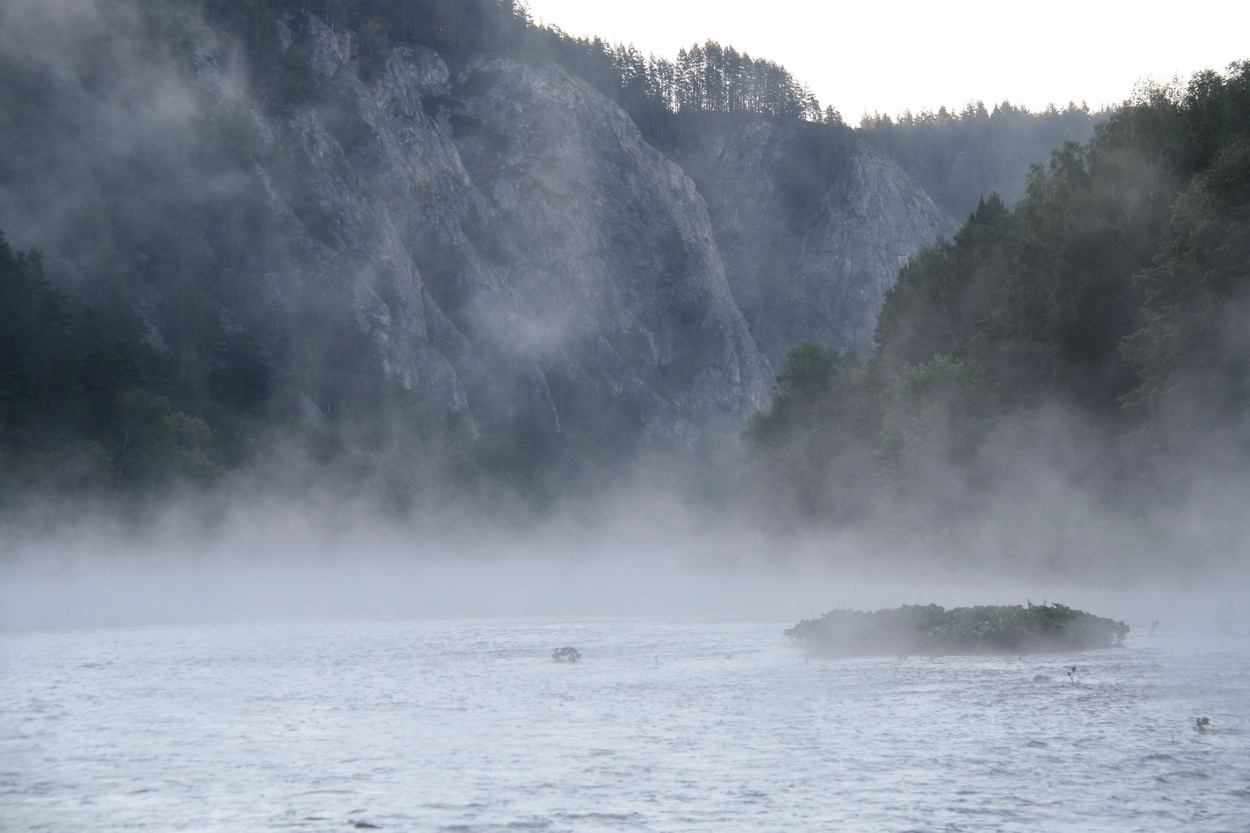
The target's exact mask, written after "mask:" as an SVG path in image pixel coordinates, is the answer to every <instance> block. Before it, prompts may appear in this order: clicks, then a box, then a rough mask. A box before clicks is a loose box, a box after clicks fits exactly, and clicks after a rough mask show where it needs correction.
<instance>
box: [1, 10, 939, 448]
mask: <svg viewBox="0 0 1250 833" xmlns="http://www.w3.org/2000/svg"><path fill="white" fill-rule="evenodd" d="M153 8H154V7H148V6H144V5H142V4H131V3H128V2H124V0H97V2H94V3H81V4H68V5H66V4H44V3H38V2H34V0H15V2H14V3H11V4H9V5H8V8H7V10H6V11H3V12H0V16H2V18H3V19H2V20H0V23H2V24H3V26H0V30H3V31H4V32H5V34H4V35H0V38H2V40H0V71H2V72H3V74H4V78H5V80H6V81H7V82H9V83H7V84H6V88H7V92H6V94H5V95H6V99H5V100H4V106H3V108H0V109H2V110H3V118H4V119H5V123H4V125H3V126H4V129H5V134H6V135H9V136H12V137H13V142H14V146H13V151H12V152H11V153H10V154H9V157H8V160H7V161H4V162H0V228H3V229H5V230H6V231H7V232H8V234H9V237H10V239H12V240H14V241H15V242H16V243H18V244H24V245H39V246H42V247H43V248H44V249H45V250H46V252H47V255H48V259H49V261H50V262H51V263H53V264H55V265H57V266H58V267H59V268H60V269H61V271H62V272H63V273H64V274H69V275H72V276H73V277H74V278H75V281H76V286H77V287H78V288H79V289H82V290H83V291H84V292H85V293H87V294H88V295H92V296H95V297H106V298H112V299H113V300H114V301H115V302H116V303H117V304H119V305H120V306H122V307H125V308H127V309H129V310H131V311H132V312H133V313H134V315H136V316H137V317H138V318H139V319H140V320H141V322H142V326H143V328H144V330H145V332H146V333H147V337H148V339H149V341H150V342H151V343H152V344H153V345H154V346H156V347H158V348H160V349H161V350H163V351H166V352H168V353H170V354H172V355H175V356H176V357H177V359H178V368H179V370H178V372H179V373H180V374H182V375H183V376H184V377H186V378H185V380H184V381H185V384H184V386H183V387H184V390H185V391H187V392H188V393H187V395H188V396H191V397H193V396H194V395H195V392H196V391H210V390H211V389H212V385H214V384H219V385H220V384H225V383H221V382H219V380H221V379H223V378H227V380H228V379H229V378H231V377H230V373H229V371H230V368H233V367H245V368H248V367H254V368H258V370H257V371H256V373H257V374H260V375H263V376H264V377H265V379H266V381H265V384H264V385H263V386H262V387H263V389H264V391H267V392H269V394H271V396H272V399H273V400H274V401H277V402H279V403H282V407H285V408H287V409H288V410H289V411H290V412H293V413H295V414H296V415H298V416H300V417H302V418H306V419H316V418H317V417H318V415H319V414H325V413H329V412H334V411H339V410H342V409H344V408H346V407H348V406H347V405H346V404H345V403H347V402H348V401H349V400H350V399H351V397H352V396H353V391H355V390H357V389H358V388H360V387H361V386H364V385H366V381H367V380H366V379H365V378H364V377H369V376H370V375H371V374H372V375H376V376H378V377H379V378H383V379H389V380H391V381H393V382H394V383H397V384H398V385H400V386H402V387H405V388H410V389H415V390H420V391H421V392H422V393H423V395H424V396H425V397H426V398H427V399H429V400H430V401H433V402H435V403H437V404H438V405H439V406H440V407H442V408H444V409H448V410H463V411H465V412H466V413H468V414H469V415H471V417H472V419H473V420H474V422H475V423H476V425H477V427H478V428H479V429H480V430H484V431H489V432H501V433H512V434H518V433H520V434H533V435H540V436H552V435H558V434H561V433H568V432H573V433H577V432H582V433H595V432H600V433H602V432H623V433H631V434H635V435H640V436H652V437H656V438H660V439H662V440H663V441H665V442H668V443H673V444H677V445H692V444H693V443H695V442H696V441H697V440H698V438H699V437H700V436H702V435H703V434H705V433H706V432H709V431H712V432H716V433H725V432H734V431H737V430H738V429H740V427H741V426H742V425H743V424H744V422H745V419H746V417H747V416H748V415H749V414H750V413H751V412H752V411H754V410H756V409H759V408H760V407H762V406H763V405H764V404H765V403H766V402H767V399H768V397H769V394H770V390H771V382H772V374H773V367H772V365H771V364H770V359H771V360H772V361H773V362H775V361H776V360H778V359H779V358H780V356H781V355H782V354H783V353H784V350H785V349H786V348H787V347H789V346H791V345H792V344H794V343H797V342H798V341H800V340H802V339H804V338H815V339H817V340H820V341H823V342H826V343H834V344H840V345H855V346H858V347H861V348H866V347H868V345H869V341H870V334H871V330H872V324H873V321H874V320H875V315H876V310H877V308H878V307H879V304H880V300H881V296H882V293H883V292H884V290H885V288H886V287H888V285H889V283H890V281H891V280H892V277H893V274H894V272H895V271H896V269H897V266H898V265H899V262H900V260H901V259H902V258H904V257H906V256H907V255H909V254H910V253H912V252H914V251H915V250H916V249H917V247H919V246H920V245H921V244H923V243H925V242H928V241H929V240H930V239H931V238H932V237H934V236H935V235H936V234H938V233H941V232H943V231H946V230H947V229H948V228H949V224H948V222H947V221H946V219H945V218H943V217H941V216H940V212H937V211H936V210H935V209H934V208H933V206H932V203H931V202H929V201H928V200H927V198H925V196H924V195H923V193H922V192H920V191H919V190H918V189H917V188H916V187H915V186H914V185H912V184H911V183H910V182H909V181H908V180H907V178H906V177H905V176H904V175H903V174H902V173H901V172H900V171H899V170H898V169H897V168H896V167H894V166H892V165H891V164H890V163H889V162H888V160H886V159H884V158H883V157H881V156H879V155H877V154H875V153H873V152H870V151H867V150H863V149H859V148H858V147H857V146H854V147H851V149H850V150H849V151H847V152H846V154H844V156H845V158H844V159H843V160H842V162H841V163H840V164H839V165H837V166H835V167H836V168H837V170H836V175H831V176H830V177H828V178H827V181H825V180H822V181H820V182H819V183H818V186H819V187H818V189H817V191H816V192H815V193H814V197H813V196H811V195H808V196H806V197H804V198H803V199H800V200H798V201H797V202H796V201H795V199H794V194H793V187H792V183H791V182H790V179H789V178H790V177H792V174H790V173H787V170H789V169H787V168H786V165H789V166H791V168H792V167H793V166H794V159H795V158H798V157H799V156H801V154H800V153H799V151H800V150H802V143H801V141H799V140H798V139H796V138H795V137H796V136H797V135H798V133H797V132H796V131H801V130H803V129H805V128H804V127H803V126H802V125H801V124H795V125H787V124H784V123H781V122H776V121H766V120H754V121H752V122H751V123H749V124H747V125H745V126H744V127H743V128H742V129H740V130H738V131H737V132H730V133H726V134H723V135H721V136H720V137H719V138H717V139H716V140H715V142H714V143H712V144H709V145H707V146H704V147H698V148H696V147H690V146H688V147H683V148H681V149H679V150H676V151H673V150H671V149H670V154H669V155H666V154H665V153H661V152H660V151H659V150H657V149H656V148H655V147H653V146H652V145H650V144H648V142H647V141H645V140H644V138H643V136H642V135H641V134H640V132H639V130H638V129H637V127H636V126H635V125H634V123H633V122H631V120H630V119H629V117H628V116H627V115H626V113H625V112H624V111H623V110H622V109H620V108H619V107H618V106H616V105H615V104H614V103H612V102H611V101H609V100H607V99H606V98H604V97H603V96H602V95H600V94H599V93H598V92H596V91H595V90H594V89H593V88H592V87H590V86H589V85H588V84H586V83H584V82H583V81H581V80H580V79H578V78H576V77H574V76H572V75H570V74H569V73H568V72H567V71H565V70H563V69H561V68H559V67H557V66H555V65H553V64H550V63H537V62H526V61H521V60H515V59H510V58H500V57H489V56H478V57H472V56H470V57H468V58H466V59H463V60H461V61H460V62H459V63H458V64H457V67H456V70H455V71H454V72H453V71H452V70H451V69H449V67H448V65H447V63H445V61H444V60H443V58H441V57H440V56H439V55H438V54H436V53H434V52H432V51H429V50H427V49H422V48H415V47H406V46H397V47H394V48H391V49H390V50H389V52H388V53H387V55H386V56H385V57H384V59H383V60H380V61H374V62H373V64H372V65H371V66H370V68H369V71H368V72H365V71H363V70H362V66H361V58H360V44H359V41H358V39H357V37H356V35H354V34H353V33H351V32H346V31H343V32H334V31H331V30H330V29H329V28H327V27H326V26H325V25H323V24H322V23H321V22H320V21H318V20H317V19H315V18H313V17H311V16H300V15H291V16H287V17H286V18H284V19H283V20H281V21H280V22H279V23H278V24H277V25H278V27H279V30H280V31H279V38H278V42H279V43H280V49H278V50H277V51H275V52H274V53H273V54H271V55H270V56H269V57H268V58H267V59H266V60H267V61H269V63H270V65H269V66H267V67H259V68H258V67H257V66H255V63H256V62H255V59H254V58H253V59H252V66H250V67H249V66H247V64H246V62H245V61H244V59H243V58H242V54H241V52H240V50H239V49H238V47H237V45H236V43H235V42H234V41H233V40H232V39H231V38H229V37H227V36H226V35H225V34H223V32H222V31H220V30H217V29H214V28H213V27H211V26H209V25H207V24H205V23H204V22H203V21H202V20H200V19H198V18H197V17H196V16H195V15H194V14H193V13H192V11H190V7H189V6H188V7H182V6H178V5H176V4H171V5H169V7H168V8H167V9H161V10H158V11H154V10H153ZM179 9H181V11H179ZM258 78H260V79H262V80H263V83H261V82H258V80H257V79H258ZM796 205H797V206H798V208H796ZM249 378H250V377H249ZM215 380H216V381H215ZM201 395H203V396H207V395H208V393H202V394H201ZM240 395H242V394H240Z"/></svg>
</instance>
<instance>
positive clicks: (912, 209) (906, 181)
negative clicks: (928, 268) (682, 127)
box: [674, 117, 956, 366]
mask: <svg viewBox="0 0 1250 833" xmlns="http://www.w3.org/2000/svg"><path fill="white" fill-rule="evenodd" d="M699 128H700V129H698V130H697V131H694V132H693V133H692V135H690V136H688V137H686V138H685V140H684V141H682V142H680V143H679V144H678V146H677V149H676V150H675V152H674V154H675V156H676V158H677V159H679V160H680V161H681V163H682V165H683V166H684V167H685V168H686V170H688V171H689V172H690V174H691V176H692V177H693V178H694V180H695V182H696V183H697V184H698V187H699V189H700V191H701V193H702V194H703V195H704V196H705V197H706V199H707V203H708V208H709V212H710V213H711V216H712V221H713V224H714V225H715V227H716V237H717V243H718V246H719V248H720V250H721V254H722V257H723V258H724V260H725V262H726V264H728V266H727V277H728V280H729V283H730V286H731V287H732V291H733V294H734V299H735V301H736V302H737V303H738V305H739V307H740V308H741V309H742V311H743V314H744V315H745V316H746V318H747V321H748V322H749V323H750V325H751V332H752V335H753V336H754V338H755V339H756V342H757V343H758V344H759V345H760V347H761V349H762V350H763V351H764V353H765V355H767V356H768V358H769V359H770V361H771V362H772V363H773V364H774V366H777V365H778V364H779V362H780V361H781V360H782V358H783V356H784V354H785V351H786V350H787V349H788V348H790V347H792V346H794V345H795V344H798V343H799V342H801V341H804V340H809V339H810V340H814V341H818V342H821V343H824V344H833V345H835V346H837V347H841V348H846V347H853V348H856V349H857V350H859V351H860V352H861V353H867V352H871V350H872V348H873V340H872V336H873V330H874V328H875V326H876V319H877V313H878V311H879V310H880V308H881V303H882V300H883V299H884V295H885V291H886V290H887V289H889V287H890V286H892V285H893V282H894V279H895V277H896V276H897V274H898V270H899V268H900V266H902V264H903V263H905V262H906V260H907V258H909V257H910V256H912V255H913V254H915V253H916V252H917V251H919V249H920V248H921V247H922V246H925V245H927V244H930V243H932V242H933V241H934V240H936V239H937V238H938V237H940V236H943V235H946V234H949V233H951V232H953V231H954V229H955V227H956V223H955V222H954V220H953V219H952V218H951V217H948V216H947V215H946V214H944V213H943V212H942V211H941V210H940V209H939V208H938V207H937V206H936V205H935V204H934V203H933V201H932V200H931V199H930V198H929V196H928V195H927V194H925V193H924V191H923V190H921V189H920V188H919V187H918V186H917V185H916V184H915V182H914V181H913V180H912V179H911V178H910V177H909V176H908V175H907V174H906V173H905V172H903V171H902V170H901V169H900V168H899V167H898V166H897V165H895V164H894V163H893V162H892V161H891V160H889V159H888V158H887V157H885V156H883V155H882V154H880V153H879V152H877V151H875V150H873V149H872V148H870V147H868V146H867V145H866V144H864V143H862V142H860V141H859V140H858V139H856V138H855V137H854V136H853V135H852V134H851V133H850V131H849V130H846V131H844V132H842V133H840V134H839V133H835V132H831V131H828V130H826V131H817V130H814V129H813V126H812V125H804V124H801V123H796V122H787V121H780V120H773V119H765V118H762V117H759V118H754V119H735V120H732V121H725V120H715V119H709V120H708V121H706V122H705V123H703V124H701V125H700V126H699Z"/></svg>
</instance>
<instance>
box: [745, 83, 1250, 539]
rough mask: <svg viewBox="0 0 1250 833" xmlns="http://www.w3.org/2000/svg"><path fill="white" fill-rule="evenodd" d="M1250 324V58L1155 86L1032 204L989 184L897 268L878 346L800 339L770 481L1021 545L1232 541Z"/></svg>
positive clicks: (1061, 169)
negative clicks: (867, 350)
mask: <svg viewBox="0 0 1250 833" xmlns="http://www.w3.org/2000/svg"><path fill="white" fill-rule="evenodd" d="M1247 333H1250V63H1247V62H1241V63H1237V64H1234V65H1233V66H1232V67H1230V68H1229V70H1228V72H1227V74H1224V75H1221V74H1218V73H1215V72H1204V73H1200V74H1198V75H1196V76H1194V77H1193V78H1192V79H1190V81H1189V82H1188V84H1186V85H1184V86H1179V87H1170V86H1151V87H1148V88H1145V89H1144V90H1143V91H1142V92H1141V93H1140V95H1138V96H1137V97H1136V98H1135V99H1133V100H1131V101H1129V102H1127V103H1126V104H1125V106H1124V107H1123V108H1122V109H1121V110H1119V111H1118V112H1117V113H1115V114H1114V115H1113V116H1112V117H1111V118H1110V119H1109V120H1108V121H1107V122H1106V123H1104V124H1103V125H1101V126H1100V127H1099V128H1098V130H1097V133H1096V135H1095V136H1094V138H1093V140H1092V141H1090V142H1089V143H1088V144H1086V145H1078V144H1075V143H1069V144H1067V145H1065V146H1064V147H1063V148H1062V149H1060V150H1058V151H1056V152H1055V153H1054V154H1053V155H1052V157H1051V159H1050V161H1049V163H1047V164H1046V165H1039V166H1036V167H1034V168H1033V170H1032V171H1031V172H1030V174H1029V176H1028V181H1027V186H1026V193H1025V196H1024V197H1023V198H1022V199H1021V200H1020V201H1019V202H1018V203H1017V204H1016V206H1015V208H1014V209H1009V208H1008V207H1007V206H1006V205H1005V204H1004V202H1003V201H1002V200H1001V199H1000V198H999V197H998V196H997V195H991V196H989V197H987V198H986V199H984V200H982V202H981V204H980V206H979V207H978V208H977V210H976V211H975V212H974V213H973V214H972V215H971V216H970V217H969V218H968V220H967V222H966V223H965V224H964V225H963V227H962V228H961V229H960V230H959V231H958V232H957V233H956V234H955V236H954V239H953V240H951V241H948V242H941V243H938V244H937V245H934V246H931V247H929V248H928V249H926V250H925V251H924V252H922V253H921V254H920V255H918V256H917V257H915V258H913V259H912V260H911V261H910V262H909V263H908V265H907V266H906V267H905V268H904V269H903V270H902V271H901V272H900V274H899V279H898V283H897V284H896V285H895V287H894V288H893V289H891V290H890V292H889V293H887V296H886V301H885V305H884V307H883V309H882V311H881V315H880V319H879V323H878V326H877V333H876V341H877V349H876V351H875V352H874V353H873V355H872V356H871V357H861V356H857V355H854V354H848V353H845V352H841V351H838V350H835V349H829V348H826V347H822V346H821V345H818V344H807V345H803V346H801V347H799V348H796V349H794V350H793V351H791V353H790V354H789V356H788V358H787V362H786V364H785V367H784V368H783V370H782V372H781V374H780V376H779V381H778V388H779V392H778V395H777V398H776V399H775V401H774V403H773V405H772V408H771V409H770V410H769V411H768V412H767V413H764V414H761V415H760V416H758V417H757V418H756V419H755V420H754V421H753V422H752V425H751V427H750V429H749V431H748V433H747V437H748V442H749V444H750V446H751V448H752V450H753V455H754V473H753V476H752V478H751V482H752V483H753V484H756V485H758V489H757V493H758V495H759V496H760V499H761V500H763V501H764V502H765V503H766V504H767V505H768V506H769V507H770V511H773V512H776V511H782V512H783V513H785V514H786V515H787V516H788V517H791V518H794V519H797V518H803V519H806V520H807V521H813V520H818V521H822V522H834V523H837V524H843V525H851V526H855V525H859V526H861V527H864V528H878V529H883V530H884V529H887V528H888V529H891V530H897V531H899V534H901V535H903V536H919V537H921V538H927V539H928V540H931V541H933V540H942V539H947V544H951V542H953V541H962V542H963V543H964V544H965V545H968V544H970V542H973V541H977V540H978V539H980V542H981V543H989V542H995V543H993V544H992V546H997V547H998V548H999V552H998V554H999V555H1000V556H1002V557H1011V554H1012V552H1013V551H1014V550H1018V549H1019V548H1021V547H1023V548H1026V549H1027V548H1029V547H1035V548H1037V549H1048V550H1049V555H1048V557H1049V558H1053V559H1060V560H1063V559H1078V560H1079V559H1085V558H1091V557H1100V558H1104V559H1108V560H1110V559H1111V557H1112V556H1116V557H1118V556H1121V555H1124V554H1126V553H1127V554H1130V555H1131V554H1134V553H1135V554H1136V555H1137V556H1139V557H1141V558H1145V557H1146V554H1148V553H1154V554H1158V552H1159V551H1161V550H1169V551H1170V552H1172V554H1173V555H1175V556H1177V557H1181V558H1184V557H1189V556H1191V555H1194V554H1195V551H1196V550H1198V549H1201V550H1203V551H1205V552H1206V553H1207V554H1210V553H1211V551H1212V550H1215V551H1216V552H1220V553H1224V554H1225V555H1227V554H1229V553H1231V552H1235V551H1236V550H1237V547H1238V546H1240V544H1239V543H1238V541H1242V540H1243V538H1242V537H1241V536H1244V535H1245V527H1244V523H1243V522H1242V520H1241V517H1240V516H1241V515H1242V514H1244V513H1242V512H1241V511H1240V510H1236V509H1234V508H1233V507H1235V506H1239V505H1240V506H1244V504H1245V501H1246V499H1247V497H1250V493H1248V490H1247V481H1246V476H1247V474H1248V473H1250V418H1248V414H1250V337H1248V336H1247ZM934 536H936V539H935V538H934ZM1057 542H1061V543H1062V544H1063V546H1056V543H1057ZM1199 542H1201V543H1199ZM952 545H953V544H952ZM1108 548H1110V549H1111V550H1113V552H1110V553H1109V552H1107V549H1108ZM935 549H940V547H938V546H937V545H935ZM1099 550H1102V551H1101V552H1099ZM1217 557H1218V556H1217Z"/></svg>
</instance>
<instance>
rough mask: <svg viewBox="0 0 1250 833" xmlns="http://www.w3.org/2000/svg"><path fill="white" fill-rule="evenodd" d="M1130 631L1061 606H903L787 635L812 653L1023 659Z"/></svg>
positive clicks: (833, 614)
mask: <svg viewBox="0 0 1250 833" xmlns="http://www.w3.org/2000/svg"><path fill="white" fill-rule="evenodd" d="M1128 632H1129V627H1128V625H1126V624H1124V623H1123V622H1117V621H1114V620H1112V619H1107V618H1104V617H1101V616H1095V615H1093V614H1090V613H1086V612H1084V611H1081V610H1075V609H1073V608H1070V607H1065V606H1064V605H1061V604H1052V605H1046V604H1043V605H1033V604H1029V605H1028V606H1027V607H1023V606H1019V605H993V606H988V605H986V606H978V607H957V608H953V609H951V610H946V609H944V608H942V607H939V606H938V605H925V606H921V605H904V606H903V607H899V608H894V609H893V610H877V611H872V612H867V613H866V612H863V611H858V610H833V611H830V612H829V613H826V614H825V615H824V616H822V617H820V618H819V619H804V620H803V621H801V622H799V623H798V624H797V625H795V626H794V627H793V628H790V629H788V630H787V631H785V634H786V636H789V637H790V638H792V639H794V640H795V641H797V642H798V643H799V644H800V645H802V646H804V647H806V648H808V649H809V650H811V651H812V652H813V653H816V654H823V655H826V656H854V655H872V654H898V655H903V656H906V655H909V654H926V655H942V654H1022V653H1038V652H1056V651H1085V650H1090V649H1095V648H1111V647H1115V646H1118V645H1120V644H1121V642H1123V640H1124V638H1125V637H1126V636H1128Z"/></svg>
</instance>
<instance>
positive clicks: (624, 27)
mask: <svg viewBox="0 0 1250 833" xmlns="http://www.w3.org/2000/svg"><path fill="white" fill-rule="evenodd" d="M529 8H530V11H531V13H532V14H533V15H534V18H535V19H537V20H542V21H543V22H545V23H547V24H555V25H557V26H559V27H560V28H561V29H563V30H564V31H566V32H568V33H569V34H571V35H599V36H600V37H602V38H604V39H605V40H607V41H610V42H613V43H615V42H618V41H619V42H623V43H633V44H634V45H635V46H637V47H638V49H639V50H641V51H642V52H643V54H647V53H654V54H655V55H662V56H664V57H667V58H673V57H675V56H676V55H677V50H678V49H679V48H681V47H683V46H689V45H690V44H692V43H695V42H700V43H701V42H703V41H705V40H709V39H711V40H716V41H719V42H720V43H722V44H732V45H733V46H735V47H737V48H738V50H739V51H745V52H748V53H750V54H751V55H752V56H753V57H757V58H769V59H771V60H773V61H776V62H777V63H779V64H781V65H783V66H784V67H786V68H787V69H788V70H790V72H791V73H792V74H793V75H794V76H795V77H796V78H798V79H799V80H800V81H803V82H804V83H806V84H807V85H808V86H809V87H811V88H812V91H813V92H815V93H816V96H817V97H818V98H819V99H820V102H821V105H822V106H823V105H826V104H832V105H833V106H835V107H837V108H838V109H839V110H840V111H841V112H842V115H843V117H844V118H845V119H846V121H848V122H850V123H852V124H857V123H858V122H859V118H860V116H861V115H862V114H863V113H864V112H865V111H869V112H871V111H880V112H882V113H889V114H891V115H897V114H898V113H900V112H902V111H903V110H904V109H911V110H913V111H919V110H923V109H932V110H936V109H937V108H938V107H939V106H941V105H947V106H948V107H953V108H956V109H958V108H961V107H962V106H963V105H964V104H966V103H967V102H969V101H973V100H977V99H980V100H983V101H985V102H986V103H987V104H993V103H995V102H998V101H1002V100H1003V99H1009V100H1011V101H1012V102H1013V103H1015V104H1023V105H1025V106H1028V107H1030V108H1032V109H1041V108H1043V107H1045V106H1046V104H1047V103H1049V102H1051V101H1053V102H1055V103H1056V104H1058V105H1060V106H1062V105H1065V104H1067V102H1068V101H1069V100H1073V101H1076V102H1078V103H1079V102H1081V101H1086V102H1088V103H1089V105H1090V106H1091V107H1094V108H1098V107H1101V106H1102V105H1105V104H1116V103H1119V102H1120V101H1122V100H1123V99H1124V98H1126V97H1127V96H1128V95H1129V94H1130V93H1131V92H1132V89H1133V85H1134V83H1135V82H1136V81H1137V80H1138V79H1140V78H1144V77H1149V78H1153V79H1155V80H1157V81H1167V80H1169V79H1171V78H1172V77H1173V76H1176V75H1180V76H1182V77H1188V75H1189V74H1190V73H1192V72H1194V71H1196V70H1199V69H1206V68H1211V69H1217V70H1223V69H1224V68H1225V67H1226V66H1227V65H1228V63H1229V62H1231V61H1234V60H1239V59H1250V34H1248V33H1250V2H1245V0H1187V2H1184V3H1174V4H1162V3H1157V4H1153V3H1143V2H1140V0H1135V1H1134V2H1123V0H1111V1H1110V2H1108V1H1107V0H1049V2H1046V3H1029V4H1014V3H1009V2H1003V0H992V2H991V0H948V2H915V1H914V0H859V2H852V3H839V2H812V0H752V2H742V0H716V2H713V1H712V0H613V2H604V1H603V0H529Z"/></svg>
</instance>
